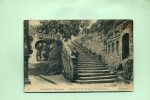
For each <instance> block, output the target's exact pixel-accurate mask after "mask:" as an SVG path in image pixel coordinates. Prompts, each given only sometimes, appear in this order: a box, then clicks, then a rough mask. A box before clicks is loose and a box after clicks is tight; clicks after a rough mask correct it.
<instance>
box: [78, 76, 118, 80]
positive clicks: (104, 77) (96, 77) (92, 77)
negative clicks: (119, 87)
mask: <svg viewBox="0 0 150 100" xmlns="http://www.w3.org/2000/svg"><path fill="white" fill-rule="evenodd" d="M116 77H117V76H116V75H106V76H91V77H90V76H89V77H79V80H94V79H111V78H116Z"/></svg>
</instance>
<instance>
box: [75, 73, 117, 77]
mask: <svg viewBox="0 0 150 100" xmlns="http://www.w3.org/2000/svg"><path fill="white" fill-rule="evenodd" d="M106 75H115V74H114V73H78V76H80V77H82V76H83V77H91V76H106Z"/></svg>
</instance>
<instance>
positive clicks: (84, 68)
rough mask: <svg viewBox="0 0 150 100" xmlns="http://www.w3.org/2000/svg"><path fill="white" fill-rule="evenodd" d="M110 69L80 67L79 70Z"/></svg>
mask: <svg viewBox="0 0 150 100" xmlns="http://www.w3.org/2000/svg"><path fill="white" fill-rule="evenodd" d="M104 69H108V67H78V70H104Z"/></svg>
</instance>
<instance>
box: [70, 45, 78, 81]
mask: <svg viewBox="0 0 150 100" xmlns="http://www.w3.org/2000/svg"><path fill="white" fill-rule="evenodd" d="M71 58H72V61H73V64H74V73H73V81H74V80H75V79H76V78H77V77H78V58H79V52H78V51H77V49H76V48H73V51H72V53H71Z"/></svg>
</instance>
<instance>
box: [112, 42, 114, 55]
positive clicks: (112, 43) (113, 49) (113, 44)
mask: <svg viewBox="0 0 150 100" xmlns="http://www.w3.org/2000/svg"><path fill="white" fill-rule="evenodd" d="M113 52H114V43H112V53H113Z"/></svg>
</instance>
